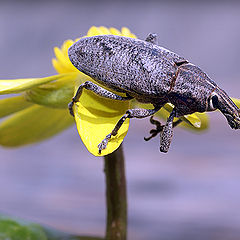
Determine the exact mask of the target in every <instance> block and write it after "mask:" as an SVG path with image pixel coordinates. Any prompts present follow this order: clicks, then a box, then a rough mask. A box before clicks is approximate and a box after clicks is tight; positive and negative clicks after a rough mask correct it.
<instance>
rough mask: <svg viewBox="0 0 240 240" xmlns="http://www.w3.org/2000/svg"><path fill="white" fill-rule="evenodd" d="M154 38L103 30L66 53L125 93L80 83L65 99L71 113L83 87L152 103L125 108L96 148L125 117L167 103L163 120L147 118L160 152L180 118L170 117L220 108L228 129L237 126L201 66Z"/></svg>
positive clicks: (235, 113) (239, 121) (231, 107)
mask: <svg viewBox="0 0 240 240" xmlns="http://www.w3.org/2000/svg"><path fill="white" fill-rule="evenodd" d="M155 42H156V36H155V35H154V34H150V35H149V36H148V37H147V39H146V40H145V41H142V40H138V39H133V38H127V37H120V36H112V35H103V36H94V37H87V38H82V39H80V40H79V41H78V42H76V43H75V44H73V45H72V46H71V47H70V48H69V58H70V60H71V62H72V64H73V65H74V66H75V67H76V68H77V69H78V70H80V71H81V72H83V73H85V74H87V75H89V76H90V77H92V78H93V79H94V80H95V81H97V82H98V83H99V84H100V85H103V86H106V87H107V88H108V89H112V90H116V91H118V92H124V93H126V97H121V96H119V95H117V94H115V93H112V92H110V91H108V90H106V89H103V88H102V87H100V86H98V85H96V84H94V83H91V82H85V83H83V84H82V85H81V86H80V87H79V88H78V91H77V93H76V95H75V96H74V98H73V99H72V102H71V103H70V104H69V110H70V113H71V114H72V115H74V113H73V109H72V108H73V105H74V103H75V102H77V101H78V100H79V97H80V96H81V93H82V89H83V88H86V89H88V90H91V91H93V92H95V93H96V94H98V95H100V96H103V97H107V98H111V99H115V100H129V99H131V98H135V99H136V100H138V101H139V102H143V103H151V104H153V106H154V109H129V110H128V111H127V112H126V114H125V115H124V116H123V117H122V118H121V119H120V120H119V121H118V123H117V124H116V126H115V128H114V129H113V131H112V132H111V133H110V134H109V135H107V136H106V138H105V139H104V140H103V141H102V142H101V143H100V144H99V145H98V147H99V153H100V152H101V151H102V150H103V149H105V148H106V146H107V143H108V141H109V140H110V138H111V136H115V135H116V134H117V132H118V130H119V128H120V127H121V125H122V124H123V122H124V121H125V120H126V118H134V117H136V118H144V117H148V116H152V115H153V114H154V113H156V112H157V111H158V110H159V109H160V108H161V107H162V106H163V105H164V104H165V103H167V102H170V103H172V104H173V105H174V106H175V108H174V109H173V111H172V113H171V114H170V116H169V118H168V119H167V122H166V125H165V126H159V125H160V124H159V123H156V121H155V120H153V119H151V120H150V121H151V123H153V124H155V125H156V127H157V128H156V130H154V131H155V132H154V131H152V136H151V137H153V136H156V134H157V133H159V132H161V138H160V139H161V144H160V150H161V151H162V152H167V151H168V149H169V146H170V143H171V139H172V135H173V131H172V128H173V127H174V126H175V125H177V124H178V123H180V122H181V121H178V122H177V123H176V122H175V123H176V124H174V122H173V120H174V117H180V116H183V115H186V114H191V113H194V112H205V111H214V110H216V109H219V110H220V111H221V112H222V113H223V114H224V115H225V117H226V118H227V121H228V123H229V125H230V126H231V127H232V128H234V129H239V128H240V117H239V109H238V108H237V106H236V105H235V104H234V103H233V102H232V100H231V99H230V98H229V97H228V95H227V94H226V93H225V92H224V91H223V90H222V89H221V88H219V87H218V86H217V84H216V83H215V82H214V81H212V80H211V79H210V78H209V77H208V76H207V74H206V73H204V72H203V71H202V70H201V69H200V68H198V67H197V66H195V65H193V64H191V63H189V62H188V61H187V60H186V59H185V58H183V57H180V56H179V55H177V54H176V53H173V52H171V51H169V50H167V49H165V48H163V47H160V46H158V45H156V44H155ZM151 137H150V138H151ZM150 138H148V139H150Z"/></svg>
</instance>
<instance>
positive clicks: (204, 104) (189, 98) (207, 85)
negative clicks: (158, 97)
mask: <svg viewBox="0 0 240 240" xmlns="http://www.w3.org/2000/svg"><path fill="white" fill-rule="evenodd" d="M216 87H217V85H216V84H215V83H214V82H213V81H212V80H211V79H210V78H209V77H208V76H207V74H206V73H204V72H203V71H202V70H201V69H200V68H198V67H197V66H195V65H193V64H191V63H187V64H183V65H181V66H179V68H178V71H177V73H176V80H175V83H174V86H173V87H172V89H171V91H170V93H169V96H168V97H169V101H170V102H171V103H172V104H174V105H175V107H176V108H177V109H178V112H179V113H180V114H181V115H185V114H191V113H194V112H205V111H207V109H208V99H209V96H210V95H211V93H212V92H213V91H214V89H216Z"/></svg>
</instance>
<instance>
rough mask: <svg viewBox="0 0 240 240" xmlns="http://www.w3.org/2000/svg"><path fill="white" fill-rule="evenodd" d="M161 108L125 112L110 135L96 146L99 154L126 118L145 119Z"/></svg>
mask: <svg viewBox="0 0 240 240" xmlns="http://www.w3.org/2000/svg"><path fill="white" fill-rule="evenodd" d="M161 107H162V106H156V107H155V108H154V109H142V108H136V109H129V110H127V111H126V113H125V114H124V115H123V116H122V117H121V118H120V119H119V121H118V122H117V124H116V126H115V127H114V129H113V130H112V132H111V133H110V134H108V135H107V136H106V137H105V138H104V139H103V141H102V142H101V143H100V144H99V145H98V150H99V154H101V151H102V150H103V149H105V148H106V147H107V144H108V141H109V140H110V138H111V137H112V136H116V135H117V133H118V130H119V129H120V127H121V126H122V125H123V123H124V122H125V120H126V119H127V118H145V117H149V116H151V115H153V114H154V113H156V112H157V111H158V110H159V109H160V108H161Z"/></svg>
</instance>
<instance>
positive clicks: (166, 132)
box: [160, 108, 176, 153]
mask: <svg viewBox="0 0 240 240" xmlns="http://www.w3.org/2000/svg"><path fill="white" fill-rule="evenodd" d="M175 116H176V109H175V108H174V109H173V111H172V112H171V113H170V116H169V117H168V119H167V122H166V125H165V126H164V127H163V131H162V133H161V136H160V151H161V152H164V153H166V152H168V149H169V147H170V144H171V141H172V137H173V119H174V117H175Z"/></svg>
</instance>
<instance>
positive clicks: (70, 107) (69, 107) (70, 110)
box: [68, 101, 74, 117]
mask: <svg viewBox="0 0 240 240" xmlns="http://www.w3.org/2000/svg"><path fill="white" fill-rule="evenodd" d="M73 105H74V102H73V101H71V102H70V103H69V104H68V109H69V112H70V114H71V115H72V116H73V117H74V112H73Z"/></svg>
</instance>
